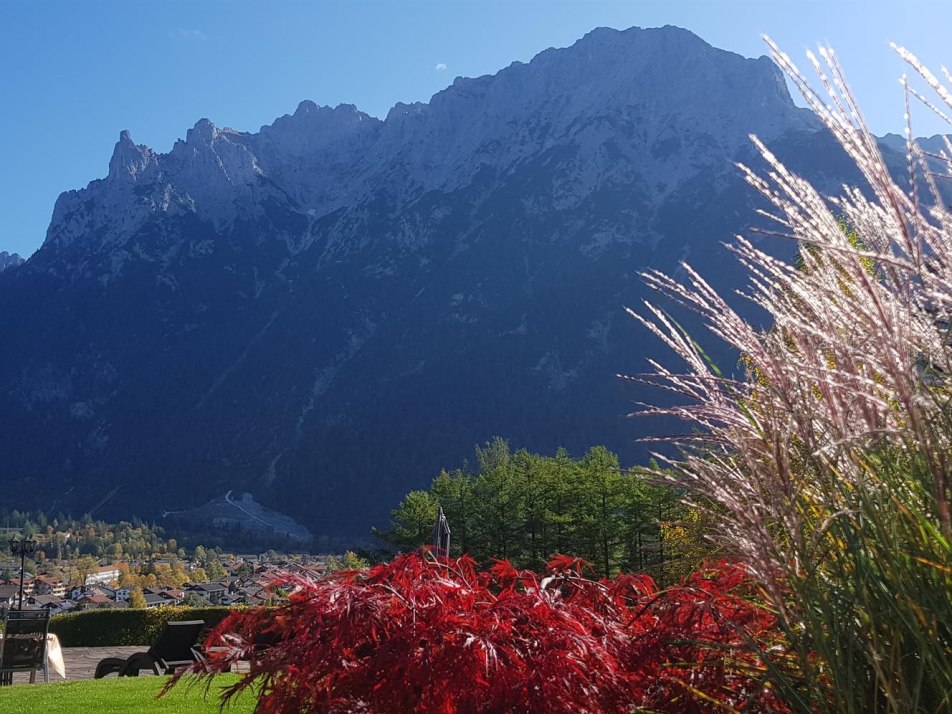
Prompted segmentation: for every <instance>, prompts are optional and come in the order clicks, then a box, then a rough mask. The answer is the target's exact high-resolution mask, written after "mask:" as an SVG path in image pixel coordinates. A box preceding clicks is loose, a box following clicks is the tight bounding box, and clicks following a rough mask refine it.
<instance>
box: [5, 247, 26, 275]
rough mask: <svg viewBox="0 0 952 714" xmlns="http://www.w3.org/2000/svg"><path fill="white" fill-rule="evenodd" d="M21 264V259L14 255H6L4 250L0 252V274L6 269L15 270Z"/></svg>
mask: <svg viewBox="0 0 952 714" xmlns="http://www.w3.org/2000/svg"><path fill="white" fill-rule="evenodd" d="M22 263H23V258H21V257H20V256H19V255H17V254H16V253H7V252H6V251H5V250H0V273H2V272H3V271H4V270H6V269H7V268H16V267H17V266H19V265H22Z"/></svg>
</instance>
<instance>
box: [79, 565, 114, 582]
mask: <svg viewBox="0 0 952 714" xmlns="http://www.w3.org/2000/svg"><path fill="white" fill-rule="evenodd" d="M119 575H120V573H119V568H117V567H116V566H115V565H106V566H103V567H100V568H97V569H96V571H95V572H92V573H90V574H89V575H87V576H86V585H108V584H109V583H111V582H112V581H113V580H118V579H119Z"/></svg>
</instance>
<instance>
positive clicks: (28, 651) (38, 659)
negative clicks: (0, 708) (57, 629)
mask: <svg viewBox="0 0 952 714" xmlns="http://www.w3.org/2000/svg"><path fill="white" fill-rule="evenodd" d="M49 627H50V613H49V610H9V611H7V613H6V614H5V615H4V618H3V637H2V639H0V685H4V684H13V673H14V672H29V673H30V684H33V683H34V682H35V681H36V671H37V670H42V671H43V679H44V681H46V682H49V681H50V675H49V669H48V668H47V665H46V635H47V633H48V631H49Z"/></svg>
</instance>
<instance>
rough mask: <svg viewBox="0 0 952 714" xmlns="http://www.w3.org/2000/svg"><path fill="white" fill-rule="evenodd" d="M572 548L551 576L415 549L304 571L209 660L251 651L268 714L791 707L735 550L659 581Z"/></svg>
mask: <svg viewBox="0 0 952 714" xmlns="http://www.w3.org/2000/svg"><path fill="white" fill-rule="evenodd" d="M582 567H583V563H582V562H581V561H578V560H575V559H572V558H568V557H565V556H559V557H557V558H556V559H554V560H553V561H552V563H550V572H551V574H550V575H548V576H546V577H544V578H541V579H540V578H539V576H538V575H537V574H535V573H533V572H530V571H517V570H515V569H514V568H513V567H512V566H511V565H510V564H509V563H508V562H506V561H498V562H496V564H495V565H493V566H492V567H491V568H489V569H488V570H485V571H481V572H480V571H478V570H477V569H476V564H475V562H474V561H473V560H471V559H470V558H467V557H464V558H461V559H459V560H456V561H453V560H447V559H443V558H440V559H434V558H433V557H432V556H430V555H429V554H427V553H425V552H422V553H414V554H411V555H404V556H401V557H398V558H396V559H395V560H394V561H393V562H391V563H388V564H386V565H380V566H377V567H375V568H373V569H372V570H370V571H367V572H344V573H338V574H337V575H335V576H333V577H330V578H328V579H326V580H320V581H317V582H310V581H305V580H297V581H294V583H293V584H294V586H295V590H294V592H293V594H292V595H291V600H290V604H288V605H287V606H285V607H283V608H281V609H278V610H251V611H245V612H239V613H234V614H232V615H231V616H230V617H229V618H228V619H226V620H224V621H223V622H222V623H221V624H220V625H219V626H218V627H217V628H216V629H215V630H214V632H213V633H212V634H211V635H210V636H209V639H208V641H207V642H206V646H207V647H210V648H212V649H210V650H209V663H208V666H207V668H206V671H207V672H209V673H213V672H217V671H227V669H228V668H229V666H230V665H231V663H232V662H234V661H236V660H250V661H251V672H250V674H249V675H247V676H246V677H244V678H243V679H242V680H241V681H240V682H239V683H238V684H237V685H236V686H235V687H233V688H232V690H230V691H229V692H226V697H227V696H230V695H231V694H234V693H236V692H237V691H240V690H241V689H243V688H245V687H247V686H250V685H252V684H255V683H257V684H260V685H261V690H260V699H259V708H258V711H260V712H443V713H447V714H448V713H450V712H572V713H573V714H576V713H582V712H620V711H631V710H633V709H636V708H645V709H650V710H653V711H670V712H701V711H711V710H724V709H739V710H744V711H786V707H784V706H783V704H782V703H781V702H779V701H778V700H777V698H776V697H775V696H774V694H773V693H772V691H771V690H770V689H769V688H767V687H765V686H764V684H763V673H764V664H763V659H762V656H760V655H759V654H758V653H759V652H765V651H768V649H769V648H771V647H776V646H778V645H779V644H780V636H779V634H778V630H777V628H776V623H775V620H774V618H773V616H772V615H771V614H770V613H769V612H768V611H766V610H765V609H763V608H761V607H759V606H757V605H756V604H753V602H752V598H751V595H752V588H751V585H750V581H749V578H748V577H747V576H746V574H745V572H744V570H743V569H742V568H741V567H739V566H735V565H731V564H729V563H719V564H717V565H716V566H714V567H713V568H711V569H709V570H707V571H704V572H701V573H697V574H695V575H693V576H691V577H690V578H688V579H687V580H686V581H685V582H684V583H683V584H682V585H680V586H678V587H674V588H670V589H668V590H665V591H659V590H658V589H657V588H656V586H655V583H654V581H653V580H652V579H651V578H650V577H648V576H645V575H625V576H621V577H619V578H616V579H614V580H602V581H598V582H596V581H593V580H590V579H587V578H585V577H583V575H582Z"/></svg>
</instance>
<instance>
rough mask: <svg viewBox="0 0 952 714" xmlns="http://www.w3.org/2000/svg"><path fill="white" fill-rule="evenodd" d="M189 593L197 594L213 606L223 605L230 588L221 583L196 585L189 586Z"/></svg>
mask: <svg viewBox="0 0 952 714" xmlns="http://www.w3.org/2000/svg"><path fill="white" fill-rule="evenodd" d="M188 591H189V592H193V593H197V594H198V595H200V596H201V597H203V598H205V599H206V600H207V601H208V602H209V603H211V604H212V605H221V604H222V598H223V597H224V596H225V594H226V593H227V592H228V588H227V587H225V586H224V585H223V584H221V583H195V584H193V585H189V586H188Z"/></svg>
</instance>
